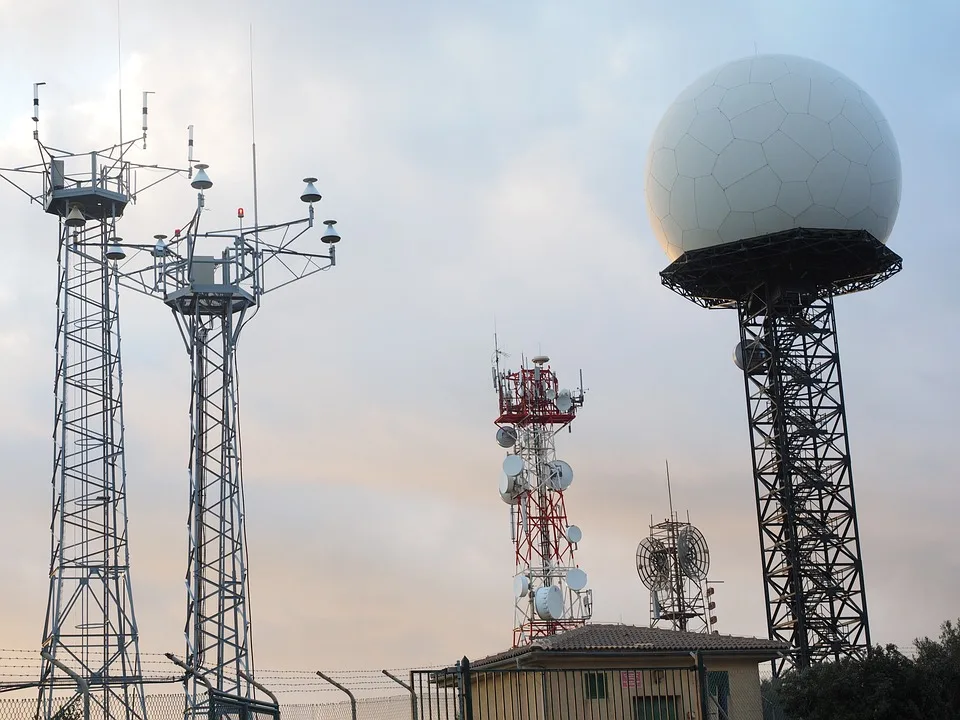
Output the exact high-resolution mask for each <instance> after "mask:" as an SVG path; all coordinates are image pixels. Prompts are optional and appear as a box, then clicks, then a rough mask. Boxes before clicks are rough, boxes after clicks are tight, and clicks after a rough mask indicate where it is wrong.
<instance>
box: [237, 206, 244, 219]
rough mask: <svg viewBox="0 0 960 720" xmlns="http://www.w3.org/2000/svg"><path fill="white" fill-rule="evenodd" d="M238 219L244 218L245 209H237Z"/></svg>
mask: <svg viewBox="0 0 960 720" xmlns="http://www.w3.org/2000/svg"><path fill="white" fill-rule="evenodd" d="M237 217H238V218H242V217H243V208H237Z"/></svg>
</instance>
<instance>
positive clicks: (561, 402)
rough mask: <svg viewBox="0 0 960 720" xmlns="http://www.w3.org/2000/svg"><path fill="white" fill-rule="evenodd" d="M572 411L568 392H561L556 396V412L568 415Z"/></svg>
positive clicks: (571, 401)
mask: <svg viewBox="0 0 960 720" xmlns="http://www.w3.org/2000/svg"><path fill="white" fill-rule="evenodd" d="M572 409H573V398H572V397H570V391H569V390H561V391H560V393H559V394H558V395H557V410H559V411H560V412H562V413H568V412H570V411H571V410H572Z"/></svg>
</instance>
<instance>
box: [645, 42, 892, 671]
mask: <svg viewBox="0 0 960 720" xmlns="http://www.w3.org/2000/svg"><path fill="white" fill-rule="evenodd" d="M645 185H646V188H647V190H646V195H647V208H648V210H649V215H650V220H651V223H652V225H653V231H654V234H655V235H656V236H657V238H658V240H659V241H660V244H661V246H662V247H663V249H664V251H665V252H666V254H667V256H668V257H669V259H670V261H671V263H670V265H669V266H668V267H667V268H666V269H664V270H663V271H662V272H661V273H660V277H661V279H662V281H663V284H664V285H665V286H667V287H668V288H670V289H671V290H673V291H674V292H677V293H679V294H680V295H682V296H683V297H685V298H687V299H689V300H691V301H693V302H695V303H696V304H698V305H700V306H703V307H708V308H735V309H736V311H737V314H738V318H739V324H740V337H739V342H738V343H737V345H736V348H735V351H734V360H735V362H736V364H737V367H739V368H740V369H741V371H742V373H743V380H744V387H745V394H746V399H747V408H748V411H747V412H748V418H749V427H750V445H751V453H752V460H753V479H754V486H755V489H756V501H757V508H758V520H759V524H760V538H761V540H760V544H761V556H762V571H763V579H764V584H765V590H764V597H765V599H766V614H767V628H768V633H769V636H770V638H771V639H775V640H782V641H785V642H787V643H789V644H790V645H791V647H792V652H790V653H787V654H785V656H784V657H783V658H782V659H778V660H776V661H774V672H775V673H776V674H780V673H781V672H783V671H784V670H785V669H788V668H790V667H794V666H795V667H798V668H805V667H807V666H809V665H811V664H815V663H821V662H830V661H839V660H842V659H844V658H850V657H864V656H865V655H866V653H867V651H868V650H869V647H870V631H869V623H868V617H867V602H866V594H865V591H864V585H863V563H862V559H861V552H860V539H859V536H858V531H857V511H856V504H855V501H854V492H853V474H852V471H851V462H850V450H849V445H848V441H847V424H846V409H845V406H844V400H843V392H842V388H841V381H840V354H839V350H838V346H837V333H836V320H835V316H834V299H835V298H836V297H838V296H840V295H845V294H847V293H852V292H858V291H861V290H867V289H870V288H872V287H874V286H876V285H878V284H880V283H881V282H884V281H885V280H887V279H888V278H890V277H891V276H892V275H894V274H895V273H897V272H899V270H900V269H901V265H902V260H901V258H900V256H899V255H897V254H896V253H895V252H893V251H892V250H890V249H889V248H887V247H886V245H885V243H886V241H887V239H888V238H889V236H890V233H891V231H892V230H893V225H894V222H895V221H896V217H897V213H898V210H899V206H900V187H901V175H900V156H899V153H898V150H897V143H896V140H895V139H894V137H893V133H892V132H891V130H890V125H889V123H888V122H887V120H886V118H884V116H883V114H882V113H881V112H880V109H879V108H878V107H877V105H876V103H875V102H874V101H873V100H872V99H871V98H870V96H869V95H868V94H867V93H866V92H864V91H863V90H862V89H861V88H859V87H858V86H857V85H856V83H854V82H853V81H851V80H850V79H849V78H847V77H845V76H844V75H842V74H841V73H839V72H837V71H836V70H834V69H832V68H830V67H827V66H826V65H822V64H821V63H818V62H815V61H813V60H807V59H804V58H799V57H793V56H787V55H762V56H755V57H748V58H745V59H742V60H737V61H735V62H732V63H728V64H726V65H723V66H721V67H719V68H715V69H713V70H711V71H710V72H709V73H707V74H706V75H704V76H703V77H701V78H700V79H698V80H697V81H696V82H694V83H693V84H692V85H691V86H690V87H688V88H687V89H686V90H685V91H684V92H683V93H681V95H680V96H679V97H678V98H677V100H676V101H675V102H674V104H673V105H672V106H671V107H670V108H669V109H668V110H667V112H666V114H665V115H664V117H663V120H662V121H661V122H660V124H659V126H658V127H657V129H656V131H655V133H654V136H653V140H652V142H651V145H650V150H649V154H648V158H647V168H646V183H645ZM688 540H689V548H694V547H697V543H695V542H694V540H693V537H692V536H691V537H690V538H688ZM697 552H699V551H695V550H693V549H691V550H690V557H694V556H696V553H697ZM691 562H692V561H691Z"/></svg>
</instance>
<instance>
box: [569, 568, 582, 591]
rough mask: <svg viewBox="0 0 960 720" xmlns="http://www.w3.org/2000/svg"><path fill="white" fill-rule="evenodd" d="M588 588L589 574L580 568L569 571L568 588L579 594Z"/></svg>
mask: <svg viewBox="0 0 960 720" xmlns="http://www.w3.org/2000/svg"><path fill="white" fill-rule="evenodd" d="M586 586H587V574H586V573H585V572H584V571H583V570H581V569H580V568H572V569H571V570H569V571H567V587H568V588H570V589H571V590H576V591H577V592H579V591H581V590H583V589H584V588H585V587H586Z"/></svg>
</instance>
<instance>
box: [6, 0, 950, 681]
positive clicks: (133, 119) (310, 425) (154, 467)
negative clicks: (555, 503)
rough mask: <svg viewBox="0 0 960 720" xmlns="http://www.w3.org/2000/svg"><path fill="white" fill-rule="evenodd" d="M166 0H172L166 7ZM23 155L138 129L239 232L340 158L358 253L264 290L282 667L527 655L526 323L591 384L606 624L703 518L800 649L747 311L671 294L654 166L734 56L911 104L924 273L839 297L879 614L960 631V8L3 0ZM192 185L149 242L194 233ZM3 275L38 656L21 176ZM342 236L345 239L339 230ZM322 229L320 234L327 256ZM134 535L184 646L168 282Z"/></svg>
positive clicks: (252, 397)
mask: <svg viewBox="0 0 960 720" xmlns="http://www.w3.org/2000/svg"><path fill="white" fill-rule="evenodd" d="M161 8H162V9H161ZM0 18H2V23H0V48H2V50H0V57H2V62H0V96H2V97H3V98H4V100H3V103H2V104H0V165H3V166H12V165H17V164H20V163H25V162H29V161H32V160H33V159H34V158H35V147H34V146H33V144H32V139H31V132H32V129H33V128H32V122H31V121H30V115H31V112H30V111H31V99H32V87H31V86H32V83H34V82H38V81H44V82H46V83H47V85H46V86H44V88H43V90H42V96H41V134H42V138H43V139H45V141H46V142H48V143H49V144H51V145H54V146H56V147H61V148H67V149H71V150H76V151H85V150H89V149H92V148H95V147H101V146H106V145H109V144H111V143H113V142H115V141H116V138H117V137H118V133H119V127H118V125H119V123H118V102H117V98H118V92H117V90H118V87H120V88H122V91H123V93H122V97H123V113H122V117H123V123H124V129H125V133H126V136H127V137H130V136H131V134H135V133H138V132H139V125H140V111H139V105H140V92H141V91H143V90H150V91H153V92H154V93H155V95H153V96H151V99H150V131H149V138H148V144H147V149H146V150H138V151H137V154H136V155H135V156H134V159H135V160H137V161H139V162H144V163H159V164H162V165H183V164H184V163H185V160H186V127H187V125H189V124H193V125H194V126H195V141H196V159H197V160H201V161H203V162H206V163H208V164H209V165H210V169H209V173H210V175H211V177H212V179H213V181H214V183H215V185H214V187H213V189H212V190H210V191H208V193H207V207H208V208H209V213H208V218H209V219H208V220H207V221H206V222H207V223H208V226H209V225H223V226H226V225H229V224H230V223H231V220H232V219H233V217H234V214H235V209H236V208H237V207H238V206H245V207H247V208H249V207H251V206H252V194H253V193H252V180H251V169H250V168H251V98H250V61H251V54H250V28H251V26H252V27H253V56H252V59H253V77H254V86H255V103H254V107H255V112H256V145H257V153H258V159H257V162H258V175H259V205H260V215H261V218H262V219H263V220H265V221H281V220H287V219H293V218H295V217H299V216H300V215H301V214H302V212H303V210H302V205H301V204H300V202H299V200H298V194H299V192H300V190H301V187H302V184H301V182H300V179H301V178H303V177H305V176H307V175H315V176H317V177H318V178H319V180H318V182H317V186H318V187H319V189H320V192H321V193H322V194H323V195H324V198H323V200H322V201H321V202H320V203H319V206H318V215H320V216H323V218H324V219H325V218H326V217H332V218H336V219H337V220H338V221H339V224H338V228H339V229H340V232H341V235H342V236H343V241H342V243H341V244H340V245H339V246H338V265H337V267H336V268H335V269H334V270H332V271H331V272H328V273H323V274H321V275H318V276H314V277H312V278H310V279H308V280H304V281H302V282H300V283H298V284H296V285H293V286H290V287H288V288H284V289H283V290H281V291H278V292H277V293H275V294H270V295H268V296H266V298H265V299H264V303H263V307H262V308H261V310H260V313H259V314H258V316H257V319H256V320H255V321H254V322H251V323H250V324H249V325H248V326H247V328H246V329H245V330H244V333H243V336H242V337H241V341H240V345H239V350H238V357H239V366H240V378H241V379H240V386H241V393H242V411H241V413H242V428H243V449H244V462H245V465H244V476H245V483H246V498H247V523H248V540H249V554H250V572H251V593H252V606H253V622H254V635H255V641H256V662H257V666H258V668H277V669H281V668H298V669H303V668H314V669H330V670H337V669H345V668H383V667H392V668H409V667H416V666H425V665H431V666H432V665H436V664H443V663H449V662H453V661H454V660H455V659H457V658H459V657H461V656H463V655H467V656H470V657H480V656H482V655H486V654H488V653H492V652H496V651H499V650H502V649H504V648H506V647H507V646H509V644H510V642H511V632H512V627H513V599H512V577H513V574H514V567H513V556H512V552H513V551H512V545H511V542H510V536H509V528H508V510H507V507H506V506H505V505H504V504H503V503H502V501H501V500H500V498H499V497H498V492H497V483H498V480H499V476H500V463H501V459H502V454H503V451H502V449H500V448H499V447H498V446H497V444H496V442H495V441H494V431H495V427H494V425H493V420H494V418H495V417H496V396H495V394H494V393H493V390H492V386H491V383H490V367H489V366H490V360H491V355H492V353H493V349H494V344H493V338H494V331H495V329H496V332H497V333H498V337H499V340H500V344H501V346H502V347H503V349H504V350H506V351H507V352H508V353H510V354H511V357H510V358H509V360H508V362H510V363H513V364H514V366H515V365H516V363H517V362H519V359H520V357H521V356H522V355H527V356H530V355H533V354H536V353H538V352H543V353H546V354H548V355H550V356H551V358H552V366H553V368H554V370H555V371H556V372H557V373H558V374H559V375H560V379H561V383H562V384H566V385H574V384H575V382H576V379H577V377H578V376H577V373H578V371H579V370H580V369H582V370H583V374H584V381H585V386H586V388H587V390H588V392H587V397H586V403H585V406H584V408H583V409H582V411H581V412H580V414H579V416H578V419H577V421H576V423H575V425H574V428H573V432H572V434H569V435H568V434H563V435H561V436H560V437H559V438H558V442H557V450H558V455H559V456H560V457H562V458H563V459H565V460H567V461H568V462H569V463H570V464H571V465H572V466H573V468H574V470H575V473H576V481H575V483H574V484H573V486H572V487H571V489H570V490H569V491H568V492H567V495H566V503H567V510H568V514H569V517H570V520H571V521H572V522H574V523H576V524H577V525H579V526H580V527H581V528H582V530H583V533H584V540H583V541H582V542H581V543H580V545H579V549H578V552H577V559H578V562H579V564H580V566H581V567H583V568H584V569H585V570H586V571H587V573H588V575H589V578H590V587H592V588H593V590H594V606H595V612H594V620H597V621H613V622H621V621H622V622H625V623H638V624H645V623H647V622H648V619H649V605H648V603H649V596H648V594H647V592H646V591H645V590H644V588H643V587H642V586H641V584H640V581H639V579H638V578H637V575H636V570H635V567H634V555H635V551H636V545H637V543H638V541H639V540H640V539H641V538H643V537H644V536H645V535H647V533H648V526H649V523H650V518H651V516H654V517H655V518H656V519H658V520H659V519H662V518H663V517H665V516H666V513H667V494H666V486H665V482H664V472H663V467H664V460H665V459H669V462H670V468H671V476H672V479H673V498H674V503H675V506H676V507H677V508H678V509H681V510H689V512H690V516H691V519H692V520H693V522H694V523H695V524H696V525H697V526H698V527H699V528H700V529H701V530H702V532H703V533H704V535H705V536H706V538H707V541H708V542H709V544H710V550H711V557H712V566H711V567H712V569H711V578H712V579H714V580H718V581H721V580H722V581H723V584H722V585H719V586H718V591H717V596H716V601H717V605H718V608H717V614H718V616H719V625H718V629H719V630H720V631H721V632H725V633H733V634H747V635H758V636H763V635H765V632H766V623H765V615H764V608H763V589H762V583H761V575H760V556H759V546H758V531H757V520H756V513H755V504H754V490H753V485H752V478H751V468H750V455H749V443H748V435H747V423H746V411H745V403H744V398H743V384H742V378H741V377H740V376H739V374H738V373H739V371H738V370H737V369H736V367H735V366H734V365H733V363H732V361H731V354H732V350H733V346H734V344H735V342H736V340H737V338H738V333H737V327H736V317H735V314H733V313H731V312H724V311H706V310H702V309H700V308H698V307H696V306H694V305H693V304H691V303H689V302H687V301H685V300H683V299H681V298H680V297H678V296H675V295H673V294H672V293H671V292H669V291H668V290H666V289H665V288H663V287H662V286H661V285H660V281H659V277H658V272H659V271H660V270H662V269H663V268H664V267H665V266H666V265H667V259H666V257H665V256H664V255H663V254H662V252H661V250H660V248H659V246H658V245H657V243H656V241H655V239H654V236H653V233H652V231H651V229H650V225H649V222H648V219H647V216H646V207H645V202H644V177H643V169H644V166H645V161H646V151H647V146H648V143H649V140H650V137H651V135H652V133H653V131H654V128H655V127H656V125H657V123H658V121H659V119H660V117H661V115H662V113H663V112H664V110H665V109H666V108H667V107H668V106H669V104H670V103H671V102H672V100H673V98H674V97H675V96H676V95H677V94H679V92H680V91H681V90H683V89H684V88H685V87H686V86H687V84H689V83H690V82H692V81H693V80H694V79H696V78H697V77H699V76H700V75H702V74H703V73H704V72H706V71H707V70H709V69H710V68H712V67H714V66H716V65H720V64H722V63H724V62H727V61H729V60H732V59H735V58H738V57H742V56H747V55H751V54H753V53H755V52H760V53H766V52H770V53H788V54H798V55H804V56H808V57H811V58H814V59H816V60H819V61H821V62H824V63H826V64H828V65H831V66H833V67H835V68H837V69H838V70H840V71H841V72H843V73H844V74H846V75H847V76H849V77H850V78H852V79H853V80H855V81H856V82H857V83H858V84H859V85H860V86H861V87H863V88H864V89H865V90H867V92H869V93H870V94H871V95H872V97H873V98H874V100H876V102H877V103H878V104H879V106H880V107H881V108H882V110H883V112H884V113H885V115H886V117H887V119H888V120H889V121H890V123H891V126H892V128H893V131H894V133H895V135H896V138H897V142H898V144H899V149H900V154H901V162H902V166H903V194H902V201H901V208H900V213H899V218H898V220H897V224H896V227H895V228H894V230H893V233H892V235H891V237H890V240H889V245H890V247H891V248H892V249H894V250H895V251H896V252H898V253H899V254H901V255H902V256H903V258H904V269H903V271H902V272H901V273H900V274H899V275H898V276H896V277H895V278H893V279H892V280H890V281H888V282H887V283H885V284H883V285H881V286H879V287H878V288H876V289H874V290H871V291H870V292H867V293H861V294H859V295H855V296H849V297H844V298H842V299H840V300H839V301H838V302H837V322H838V325H839V331H840V337H839V340H840V347H841V352H842V356H843V373H844V381H845V383H844V394H845V398H846V402H847V420H848V425H849V429H850V430H849V434H850V442H851V446H852V458H853V467H854V476H855V478H856V481H855V482H856V494H857V503H858V507H859V523H860V531H861V544H862V550H863V559H864V568H865V570H864V574H865V579H866V587H867V601H868V607H869V614H870V620H871V631H872V636H873V639H874V641H875V642H882V643H895V644H898V645H902V646H906V645H909V644H910V643H911V641H912V640H913V639H914V638H915V637H918V636H925V635H930V636H933V635H936V633H937V632H938V627H939V624H940V623H941V622H942V621H943V620H946V619H948V618H954V619H955V618H957V616H958V615H960V610H958V608H957V604H956V597H957V596H958V593H960V559H958V556H957V552H956V538H955V529H954V528H955V524H956V519H955V518H956V508H957V506H958V503H960V483H958V482H957V481H958V480H960V474H958V471H957V467H956V462H955V456H954V453H953V443H954V442H955V441H956V440H955V438H956V437H957V434H958V431H960V421H958V419H957V417H958V416H957V412H956V405H957V402H958V400H960V380H958V377H957V374H956V372H955V366H956V360H955V358H956V356H957V353H958V351H960V337H958V332H957V328H958V327H960V302H958V300H957V299H956V295H955V293H954V292H953V290H952V287H951V285H952V282H953V278H954V271H955V268H956V267H957V264H958V261H960V249H958V245H957V243H956V241H955V239H954V238H953V235H954V233H955V223H956V220H955V214H956V213H955V207H956V200H955V194H956V190H957V174H956V173H957V171H956V168H957V167H958V164H960V150H958V148H960V125H958V124H957V122H956V118H957V116H958V114H960V83H958V81H957V80H956V79H955V78H953V77H952V68H955V67H957V66H958V65H960V51H958V49H957V46H956V42H955V37H954V34H955V33H954V32H953V30H954V29H955V28H956V27H958V24H960V6H957V5H956V4H955V3H952V2H948V1H944V2H933V1H932V0H928V1H926V2H918V3H910V4H906V3H894V2H876V1H875V0H851V1H850V2H845V3H842V4H837V3H833V2H827V1H826V0H823V1H820V0H804V1H803V2H800V1H796V2H794V1H792V0H791V1H790V2H782V3H776V4H773V3H769V2H759V1H757V2H747V1H746V0H732V1H731V2H728V3H722V4H720V3H706V2H690V1H689V0H676V1H675V2H670V3H659V2H656V3H655V2H637V1H636V0H632V1H630V2H627V1H626V0H624V1H623V2H616V1H613V0H610V1H604V0H598V2H594V3H589V4H584V3H574V2H566V1H565V0H562V1H559V2H558V1H546V0H544V1H533V0H531V1H528V2H519V3H518V2H492V1H491V2H478V3H442V2H420V1H416V0H410V1H408V2H404V3H399V2H386V1H385V0H379V1H373V0H358V1H355V2H350V3H332V2H327V1H325V0H315V1H311V2H295V1H293V0H274V1H273V2H270V3H264V2H253V1H250V0H248V1H247V2H230V3H227V2H222V1H220V0H211V2H206V3H202V4H198V3H193V2H183V1H180V0H166V1H165V2H164V3H162V4H161V3H156V2H151V3H147V2H134V1H132V0H122V2H121V4H120V20H121V22H120V34H119V39H120V43H119V48H118V42H117V39H118V32H117V29H118V23H117V20H118V16H117V5H116V3H113V2H101V1H100V0H97V1H96V2H91V3H68V4H63V3H56V2H53V1H52V0H36V1H35V2H31V3H21V2H14V1H13V0H0ZM194 202H195V201H194V192H193V191H192V190H191V189H190V188H189V186H188V183H187V181H186V180H185V179H174V180H170V181H167V182H166V183H164V184H163V185H161V186H159V187H158V188H156V189H155V190H153V191H150V192H149V193H147V192H145V193H142V194H141V196H140V197H139V198H138V202H137V204H136V205H135V206H131V207H130V208H129V209H128V211H127V213H126V214H125V216H124V218H123V220H122V222H121V225H120V227H121V229H122V235H123V236H124V237H125V238H126V239H128V240H130V241H143V240H146V239H147V238H150V237H151V236H152V235H154V234H155V233H158V232H164V233H167V234H170V231H171V230H172V229H173V228H175V227H180V226H181V225H182V224H184V223H185V220H186V218H188V217H189V216H190V214H191V212H192V209H193V205H194ZM0 210H2V212H3V217H4V218H5V221H6V223H5V226H6V228H7V229H6V231H4V233H3V240H2V243H3V255H2V259H0V463H2V467H3V471H2V472H0V493H2V495H0V497H2V498H3V501H2V503H0V544H2V545H0V546H2V547H4V548H5V551H4V552H0V575H2V577H3V578H4V585H3V592H2V593H0V647H4V648H23V649H30V648H36V647H37V646H38V644H39V641H40V636H41V632H42V627H43V615H44V607H45V602H46V594H47V589H48V588H47V583H48V581H47V565H48V562H49V516H50V473H51V455H52V443H51V439H50V435H51V431H52V427H53V413H52V410H53V395H52V381H53V369H54V349H53V345H54V331H55V317H56V315H55V304H54V303H55V298H56V238H57V229H56V224H55V222H54V221H53V219H52V218H51V217H49V216H46V215H45V214H44V213H43V212H41V211H40V209H39V208H38V207H37V206H33V207H31V206H30V205H29V203H28V202H27V200H26V198H25V197H24V196H23V195H22V194H20V193H18V192H17V191H16V190H15V189H13V188H12V187H10V186H4V187H2V188H0ZM318 237H319V234H318ZM316 242H317V245H318V247H319V242H318V240H317V241H316ZM121 313H122V320H121V323H122V328H123V363H124V365H123V368H124V370H123V371H124V387H123V390H124V403H125V404H124V413H125V423H126V447H127V478H128V479H127V482H128V493H129V517H130V531H129V532H130V548H131V556H132V574H133V583H134V598H135V602H136V611H137V619H138V623H139V626H140V634H141V647H142V649H143V650H144V651H145V652H168V651H173V652H182V647H183V636H182V629H183V621H184V616H185V597H184V590H183V575H184V572H185V569H186V542H187V535H186V512H187V500H188V484H187V472H186V464H187V451H188V443H189V425H188V415H187V411H188V399H189V362H188V357H187V355H186V354H185V352H184V350H183V346H182V343H181V341H180V339H179V335H178V333H177V330H176V327H175V324H174V321H173V319H172V318H171V317H169V312H168V311H167V310H166V309H165V307H164V306H163V305H162V303H160V302H158V301H156V300H152V299H150V298H144V297H139V296H136V295H135V294H132V293H126V294H125V295H124V296H123V297H122V299H121Z"/></svg>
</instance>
